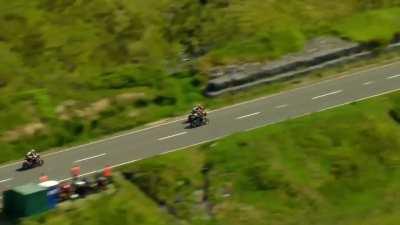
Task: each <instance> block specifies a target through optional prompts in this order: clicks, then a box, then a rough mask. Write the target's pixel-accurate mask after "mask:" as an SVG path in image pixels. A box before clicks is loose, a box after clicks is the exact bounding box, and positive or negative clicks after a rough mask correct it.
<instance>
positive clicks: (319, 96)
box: [312, 90, 343, 100]
mask: <svg viewBox="0 0 400 225" xmlns="http://www.w3.org/2000/svg"><path fill="white" fill-rule="evenodd" d="M341 92H343V90H337V91H332V92H329V93H326V94H323V95H318V96H315V97H313V98H312V100H315V99H319V98H323V97H326V96H329V95H335V94H339V93H341Z"/></svg>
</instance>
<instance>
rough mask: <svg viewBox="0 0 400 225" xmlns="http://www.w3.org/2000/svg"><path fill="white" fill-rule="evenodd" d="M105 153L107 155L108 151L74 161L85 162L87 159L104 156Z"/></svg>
mask: <svg viewBox="0 0 400 225" xmlns="http://www.w3.org/2000/svg"><path fill="white" fill-rule="evenodd" d="M105 155H107V154H106V153H102V154H99V155H95V156H91V157H87V158H83V159H78V160H76V161H74V163H79V162H83V161H86V160H90V159H94V158H99V157H102V156H105Z"/></svg>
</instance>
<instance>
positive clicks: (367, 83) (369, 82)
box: [363, 81, 374, 85]
mask: <svg viewBox="0 0 400 225" xmlns="http://www.w3.org/2000/svg"><path fill="white" fill-rule="evenodd" d="M373 83H374V81H367V82H364V83H363V85H370V84H373Z"/></svg>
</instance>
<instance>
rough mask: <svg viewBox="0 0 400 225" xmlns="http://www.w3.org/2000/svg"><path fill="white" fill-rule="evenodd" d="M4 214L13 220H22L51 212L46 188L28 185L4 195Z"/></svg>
mask: <svg viewBox="0 0 400 225" xmlns="http://www.w3.org/2000/svg"><path fill="white" fill-rule="evenodd" d="M3 207H4V213H5V214H6V215H8V216H9V217H11V218H20V217H26V216H31V215H34V214H38V213H42V212H45V211H47V210H49V205H48V201H47V190H46V188H43V187H40V186H39V185H37V184H26V185H23V186H19V187H15V188H13V189H11V190H8V191H6V192H4V193H3Z"/></svg>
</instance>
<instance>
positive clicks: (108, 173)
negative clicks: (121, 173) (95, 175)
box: [103, 165, 112, 177]
mask: <svg viewBox="0 0 400 225" xmlns="http://www.w3.org/2000/svg"><path fill="white" fill-rule="evenodd" d="M111 170H112V167H111V166H110V165H107V166H105V167H104V170H103V176H104V177H111V175H112V174H111Z"/></svg>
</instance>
